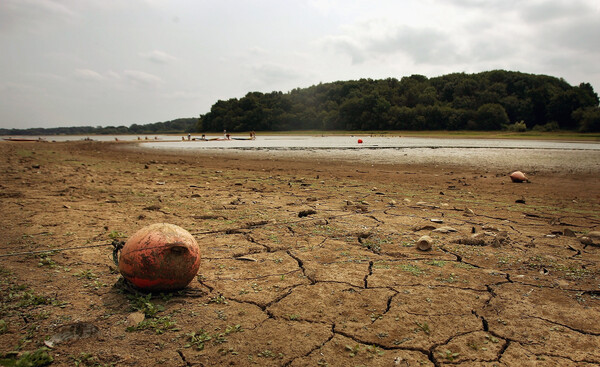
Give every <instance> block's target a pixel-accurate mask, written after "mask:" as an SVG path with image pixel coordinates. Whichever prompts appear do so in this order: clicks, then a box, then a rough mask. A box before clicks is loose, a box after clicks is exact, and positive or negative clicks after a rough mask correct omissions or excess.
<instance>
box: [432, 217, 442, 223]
mask: <svg viewBox="0 0 600 367" xmlns="http://www.w3.org/2000/svg"><path fill="white" fill-rule="evenodd" d="M430 220H431V221H432V222H433V223H444V221H443V220H441V219H438V218H431V219H430Z"/></svg>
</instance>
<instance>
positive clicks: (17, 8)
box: [0, 0, 76, 32]
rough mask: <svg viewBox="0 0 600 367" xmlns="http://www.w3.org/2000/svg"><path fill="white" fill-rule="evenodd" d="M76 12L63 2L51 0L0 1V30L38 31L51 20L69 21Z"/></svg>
mask: <svg viewBox="0 0 600 367" xmlns="http://www.w3.org/2000/svg"><path fill="white" fill-rule="evenodd" d="M74 17H76V13H75V12H74V11H73V10H72V9H70V8H69V7H67V6H65V5H64V4H62V3H60V2H57V1H52V0H2V1H0V30H1V31H3V32H5V31H11V30H13V29H27V30H28V31H34V32H37V31H40V30H42V29H45V28H46V27H47V26H48V24H51V23H52V22H59V23H60V22H64V21H69V20H70V19H73V18H74Z"/></svg>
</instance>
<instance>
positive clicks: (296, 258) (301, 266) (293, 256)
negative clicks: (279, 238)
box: [286, 250, 317, 284]
mask: <svg viewBox="0 0 600 367" xmlns="http://www.w3.org/2000/svg"><path fill="white" fill-rule="evenodd" d="M286 252H287V254H288V255H289V256H290V257H291V258H292V259H294V260H296V262H297V263H298V267H300V270H302V274H304V276H305V277H306V279H308V281H309V282H310V284H316V283H317V281H316V280H314V279H313V278H311V277H310V276H308V274H306V269H305V268H304V262H303V261H302V260H301V259H300V258H299V257H297V256H295V255H294V254H292V252H291V251H289V250H288V251H286Z"/></svg>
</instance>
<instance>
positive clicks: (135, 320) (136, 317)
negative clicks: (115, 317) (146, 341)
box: [125, 312, 146, 326]
mask: <svg viewBox="0 0 600 367" xmlns="http://www.w3.org/2000/svg"><path fill="white" fill-rule="evenodd" d="M145 319H146V315H144V313H143V312H134V313H130V314H129V316H127V320H125V325H126V326H138V325H139V324H140V323H141V322H142V321H144V320H145Z"/></svg>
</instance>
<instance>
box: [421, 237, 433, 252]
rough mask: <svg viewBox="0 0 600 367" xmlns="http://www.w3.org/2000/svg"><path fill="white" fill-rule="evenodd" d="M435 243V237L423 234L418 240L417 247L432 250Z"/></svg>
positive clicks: (422, 249)
mask: <svg viewBox="0 0 600 367" xmlns="http://www.w3.org/2000/svg"><path fill="white" fill-rule="evenodd" d="M432 244H433V239H432V238H431V237H429V236H421V238H419V240H418V241H417V249H419V250H421V251H429V250H431V247H432Z"/></svg>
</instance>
